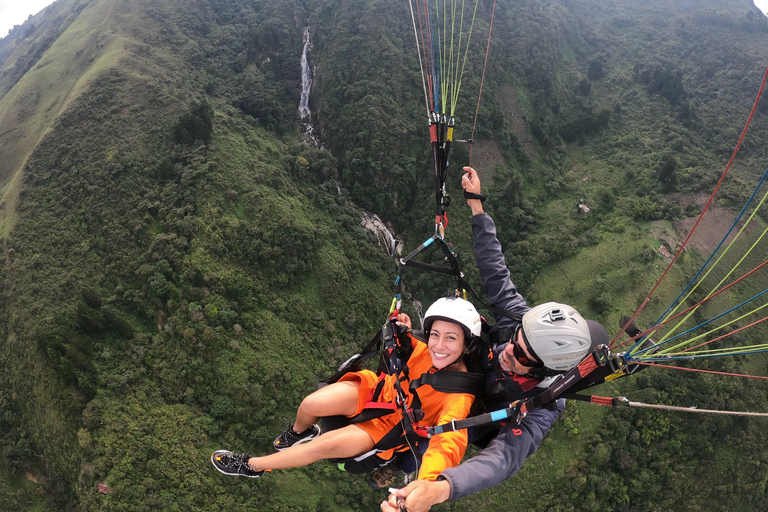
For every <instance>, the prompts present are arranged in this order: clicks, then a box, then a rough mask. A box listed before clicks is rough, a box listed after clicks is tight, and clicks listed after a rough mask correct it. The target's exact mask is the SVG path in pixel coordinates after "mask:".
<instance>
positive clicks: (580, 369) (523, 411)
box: [428, 345, 620, 435]
mask: <svg viewBox="0 0 768 512" xmlns="http://www.w3.org/2000/svg"><path fill="white" fill-rule="evenodd" d="M618 363H620V362H619V361H617V360H616V359H614V358H612V357H610V351H609V350H608V348H607V347H606V346H605V345H601V346H599V347H597V348H596V349H595V351H594V352H592V354H591V356H590V357H587V358H585V359H584V360H583V361H582V362H581V363H579V364H578V365H577V366H575V367H574V368H572V369H571V370H569V371H568V373H566V374H565V375H563V377H562V378H560V379H559V380H557V381H556V382H555V383H554V384H553V385H552V386H550V387H549V388H547V389H546V390H545V391H544V392H542V393H539V394H538V395H536V396H534V397H531V398H529V399H527V400H524V401H517V402H515V403H513V404H512V405H511V406H510V407H507V408H506V409H500V410H498V411H493V412H490V413H486V414H481V415H479V416H474V417H472V418H467V419H465V420H461V421H453V422H450V423H446V424H443V425H438V426H436V427H432V428H430V429H429V432H428V434H429V435H434V434H442V433H444V432H453V431H454V430H458V429H462V428H468V427H475V426H482V425H489V424H492V423H498V422H501V421H505V420H511V422H512V423H513V424H514V425H519V424H520V422H521V421H522V420H523V418H525V416H526V415H527V414H528V413H529V412H530V411H532V410H533V409H537V408H539V407H541V406H543V405H546V404H547V403H549V402H552V401H553V400H556V399H558V398H560V397H561V396H563V395H564V394H565V393H566V392H567V391H571V390H572V388H573V387H574V386H575V385H576V384H577V383H578V382H580V381H581V380H582V379H583V378H585V377H587V376H588V375H589V374H590V373H592V372H593V371H596V370H597V369H599V368H603V367H606V366H607V367H609V368H611V369H612V370H613V372H616V371H618V370H619V369H620V365H619V364H618Z"/></svg>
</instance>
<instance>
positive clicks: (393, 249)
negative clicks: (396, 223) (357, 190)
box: [360, 212, 402, 256]
mask: <svg viewBox="0 0 768 512" xmlns="http://www.w3.org/2000/svg"><path fill="white" fill-rule="evenodd" d="M360 223H361V224H362V225H363V226H364V227H365V228H366V229H367V230H369V231H371V232H372V233H373V234H375V235H376V238H378V240H379V243H380V244H381V245H382V246H383V247H384V250H386V251H387V254H388V255H390V256H394V255H395V254H400V252H401V251H402V244H401V243H400V242H399V241H398V240H396V239H395V237H394V235H392V232H391V231H390V230H389V229H387V226H386V225H385V224H384V223H383V222H382V221H381V219H380V218H379V216H378V215H374V214H371V213H368V212H365V213H363V218H362V220H361V221H360Z"/></svg>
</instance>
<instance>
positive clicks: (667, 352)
mask: <svg viewBox="0 0 768 512" xmlns="http://www.w3.org/2000/svg"><path fill="white" fill-rule="evenodd" d="M766 306H768V303H766V304H763V305H762V306H760V307H758V308H756V309H753V310H752V311H750V312H749V313H745V314H743V315H741V316H740V317H738V318H734V319H733V320H730V321H729V322H726V323H724V324H723V325H721V326H719V327H715V328H714V329H712V330H710V331H707V332H705V333H704V334H699V335H697V336H694V337H693V338H689V339H688V340H686V341H684V342H682V343H678V344H677V345H675V346H673V347H668V348H666V349H664V350H660V351H658V352H656V353H654V354H653V355H651V356H649V357H658V356H663V355H671V354H672V353H673V351H675V350H677V349H679V348H680V347H684V346H686V345H692V344H693V343H694V342H696V341H698V340H700V339H702V338H705V337H707V336H709V335H710V334H712V333H714V332H717V331H719V330H720V329H724V328H726V327H728V326H729V325H731V324H733V323H735V322H738V321H739V320H742V319H743V318H746V317H748V316H749V315H753V314H755V313H757V312H758V311H760V310H761V309H763V308H764V307H766ZM744 348H749V346H747V347H741V348H740V349H739V350H743V349H744ZM691 353H694V352H691ZM640 358H642V356H641V357H640Z"/></svg>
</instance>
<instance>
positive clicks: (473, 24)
mask: <svg viewBox="0 0 768 512" xmlns="http://www.w3.org/2000/svg"><path fill="white" fill-rule="evenodd" d="M478 3H479V0H475V10H474V12H473V13H472V23H471V24H470V26H469V34H468V35H467V47H466V49H465V50H464V62H463V63H462V65H461V75H460V76H459V79H458V82H459V83H458V86H457V87H456V95H455V96H454V98H453V103H452V104H451V117H453V115H454V114H455V111H456V103H457V102H458V101H459V91H460V90H461V81H462V78H463V77H464V68H465V67H466V65H467V55H468V54H469V42H470V41H471V39H472V29H473V28H474V27H475V17H476V16H477V4H478ZM462 18H463V14H462Z"/></svg>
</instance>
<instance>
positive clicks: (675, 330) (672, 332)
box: [659, 192, 768, 343]
mask: <svg viewBox="0 0 768 512" xmlns="http://www.w3.org/2000/svg"><path fill="white" fill-rule="evenodd" d="M766 198H768V192H766V194H765V195H764V196H763V198H762V199H761V200H760V203H759V204H758V205H757V206H756V207H755V209H754V210H753V211H752V214H751V215H750V216H749V219H748V220H747V222H745V223H744V225H743V226H742V228H741V229H740V230H739V232H738V233H737V234H736V236H735V237H734V238H733V240H731V243H729V244H728V247H726V248H725V250H724V251H723V253H722V254H721V255H720V256H719V257H718V258H717V260H716V261H715V263H714V264H713V265H712V266H711V267H710V268H709V270H708V271H707V272H706V274H704V276H703V277H702V278H701V279H699V282H698V283H696V285H695V286H694V287H693V288H692V289H691V290H690V291H689V292H688V294H687V295H686V296H685V298H684V299H683V300H681V301H680V302H679V303H678V304H677V306H676V307H675V308H674V309H673V310H672V311H670V313H669V314H668V315H667V316H666V318H670V317H671V316H673V315H674V313H675V312H676V311H677V310H678V309H679V308H680V306H681V305H682V304H683V303H685V301H686V300H688V298H689V297H690V296H691V294H692V293H693V292H694V291H695V290H696V289H697V288H698V287H699V285H700V284H701V283H703V282H704V280H705V279H706V278H707V276H708V275H709V274H710V272H712V271H713V270H714V269H715V267H717V265H718V264H719V263H720V260H722V259H723V257H724V256H725V255H726V254H727V253H728V251H729V250H730V249H731V247H733V244H734V243H736V240H738V239H739V237H740V236H741V234H742V233H743V232H744V230H745V229H747V226H749V224H750V222H752V219H753V218H754V216H755V215H756V214H757V211H758V210H759V209H760V207H761V206H762V205H763V203H764V202H765V200H766ZM766 231H768V228H766ZM766 231H763V234H761V235H760V237H759V238H758V239H757V241H756V242H755V243H754V244H752V247H750V249H749V250H748V251H747V252H746V253H745V254H744V256H742V258H741V259H740V260H739V262H738V263H736V265H735V266H734V267H733V268H732V269H731V270H730V271H729V272H728V274H726V276H725V277H724V278H723V279H722V280H721V281H720V282H719V283H718V284H717V285H716V286H715V287H714V288H713V289H712V291H710V292H709V294H708V295H707V296H706V297H705V299H704V300H706V299H708V298H709V297H711V296H712V295H713V294H714V293H715V292H716V291H717V290H718V288H720V285H722V284H723V283H724V282H725V280H726V279H728V278H729V277H730V276H731V274H733V272H734V271H735V270H736V269H737V268H738V267H739V265H741V263H742V262H743V261H744V259H745V258H746V257H747V256H749V254H750V253H751V252H752V250H753V249H754V248H755V246H756V245H757V244H758V243H759V242H760V241H761V240H762V239H763V237H764V236H765V233H766ZM699 307H700V306H696V307H695V308H693V309H692V310H691V311H690V312H689V313H688V314H687V315H686V316H685V317H684V318H683V319H682V320H680V321H679V322H678V323H677V324H676V325H675V326H674V327H673V328H672V329H671V330H670V331H669V332H667V333H666V334H665V335H664V337H662V338H661V339H660V340H659V343H663V342H664V340H666V339H667V338H669V337H670V336H671V335H672V334H674V333H675V332H677V330H678V328H679V327H680V326H681V325H682V324H684V323H685V322H686V321H687V320H688V319H689V318H690V317H691V315H693V314H694V313H695V312H696V310H698V308H699ZM666 318H665V320H666Z"/></svg>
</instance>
